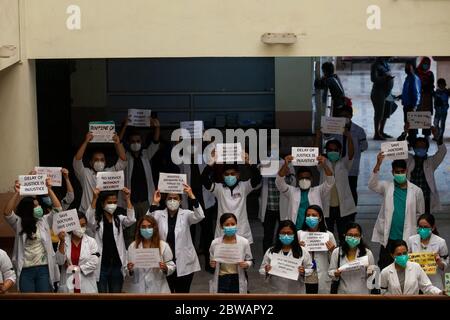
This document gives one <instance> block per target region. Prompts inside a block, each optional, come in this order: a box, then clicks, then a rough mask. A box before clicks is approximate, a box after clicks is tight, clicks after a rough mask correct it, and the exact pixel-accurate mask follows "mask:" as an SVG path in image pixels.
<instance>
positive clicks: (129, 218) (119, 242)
mask: <svg viewBox="0 0 450 320" xmlns="http://www.w3.org/2000/svg"><path fill="white" fill-rule="evenodd" d="M126 210H127V215H126V216H124V215H118V217H119V223H120V225H119V229H118V228H116V225H115V224H114V219H113V233H114V240H115V242H116V248H117V252H118V253H119V257H120V262H121V263H122V274H123V276H125V275H126V267H127V258H128V256H127V248H126V247H125V240H124V238H123V229H125V228H127V227H129V226H131V225H132V224H133V223H135V222H136V218H135V214H134V209H126ZM86 218H87V223H88V226H89V228H90V229H91V230H93V232H94V234H95V241H97V246H98V252H99V254H100V262H101V259H102V253H103V219H105V218H103V219H102V221H100V223H99V228H98V229H97V221H96V220H95V209H93V208H92V207H91V206H89V208H88V210H87V211H86ZM100 269H101V263H99V264H98V267H97V269H96V270H95V278H96V281H97V282H98V281H99V280H100Z"/></svg>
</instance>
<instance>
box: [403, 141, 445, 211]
mask: <svg viewBox="0 0 450 320" xmlns="http://www.w3.org/2000/svg"><path fill="white" fill-rule="evenodd" d="M446 154H447V147H446V146H445V144H444V143H443V144H441V145H439V146H438V151H437V152H436V153H435V154H434V155H433V156H430V157H428V158H427V159H425V161H424V162H423V171H424V174H425V179H426V180H427V183H428V186H429V187H430V191H431V192H430V203H431V206H430V207H431V211H432V212H434V211H436V210H439V209H441V202H440V200H439V191H438V189H437V187H436V181H435V180H434V172H435V171H436V169H437V168H438V167H439V165H440V164H441V163H442V161H443V160H444V158H445V155H446ZM415 164H416V161H415V160H414V156H413V155H411V154H408V161H407V165H408V172H407V177H408V179H410V177H411V172H412V171H413V170H414V167H415Z"/></svg>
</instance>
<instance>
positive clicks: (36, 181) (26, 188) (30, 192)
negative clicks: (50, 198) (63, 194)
mask: <svg viewBox="0 0 450 320" xmlns="http://www.w3.org/2000/svg"><path fill="white" fill-rule="evenodd" d="M46 179H47V175H45V174H33V175H23V176H19V183H20V191H19V193H20V195H21V196H35V195H42V194H48V188H47V184H46V183H45V180H46Z"/></svg>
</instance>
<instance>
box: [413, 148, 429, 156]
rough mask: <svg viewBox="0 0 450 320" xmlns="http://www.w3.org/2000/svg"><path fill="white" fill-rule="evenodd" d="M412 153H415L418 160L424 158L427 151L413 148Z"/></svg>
mask: <svg viewBox="0 0 450 320" xmlns="http://www.w3.org/2000/svg"><path fill="white" fill-rule="evenodd" d="M414 153H415V154H416V156H418V157H419V158H425V156H426V155H427V149H424V148H414Z"/></svg>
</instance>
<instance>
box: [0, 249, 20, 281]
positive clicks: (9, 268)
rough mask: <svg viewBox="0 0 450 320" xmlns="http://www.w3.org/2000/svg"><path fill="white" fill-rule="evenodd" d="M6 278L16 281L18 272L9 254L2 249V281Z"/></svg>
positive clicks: (0, 269) (0, 268)
mask: <svg viewBox="0 0 450 320" xmlns="http://www.w3.org/2000/svg"><path fill="white" fill-rule="evenodd" d="M6 280H11V281H12V282H13V283H16V280H17V279H16V273H15V272H14V268H13V265H12V262H11V259H9V257H8V254H7V253H6V252H5V251H3V250H2V249H0V283H5V282H6Z"/></svg>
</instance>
